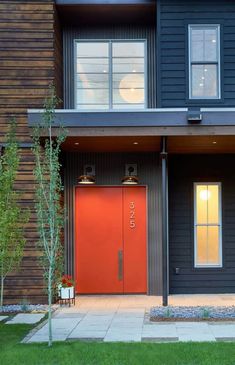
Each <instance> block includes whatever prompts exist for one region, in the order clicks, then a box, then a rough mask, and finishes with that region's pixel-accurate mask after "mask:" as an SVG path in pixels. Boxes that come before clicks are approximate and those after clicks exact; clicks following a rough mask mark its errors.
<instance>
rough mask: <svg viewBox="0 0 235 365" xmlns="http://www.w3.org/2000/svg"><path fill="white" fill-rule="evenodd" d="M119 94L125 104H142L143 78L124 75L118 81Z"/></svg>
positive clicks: (133, 74) (136, 75) (135, 75)
mask: <svg viewBox="0 0 235 365" xmlns="http://www.w3.org/2000/svg"><path fill="white" fill-rule="evenodd" d="M119 94H120V96H121V97H122V99H123V100H124V101H125V102H127V103H133V104H138V103H143V102H144V78H143V76H141V75H138V74H135V73H134V72H133V73H132V74H129V75H126V76H124V77H123V79H122V80H121V81H120V84H119Z"/></svg>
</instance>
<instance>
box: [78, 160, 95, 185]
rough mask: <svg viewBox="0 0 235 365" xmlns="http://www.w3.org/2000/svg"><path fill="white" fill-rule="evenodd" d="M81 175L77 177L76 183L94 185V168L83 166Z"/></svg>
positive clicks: (92, 166)
mask: <svg viewBox="0 0 235 365" xmlns="http://www.w3.org/2000/svg"><path fill="white" fill-rule="evenodd" d="M83 171H84V172H83V175H81V176H79V178H78V183H79V184H80V185H93V184H95V166H94V165H85V166H84V168H83Z"/></svg>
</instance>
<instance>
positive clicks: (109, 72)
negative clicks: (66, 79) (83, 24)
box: [75, 41, 146, 109]
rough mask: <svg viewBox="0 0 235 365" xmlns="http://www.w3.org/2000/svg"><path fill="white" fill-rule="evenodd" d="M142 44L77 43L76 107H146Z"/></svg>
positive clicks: (136, 42) (128, 42)
mask: <svg viewBox="0 0 235 365" xmlns="http://www.w3.org/2000/svg"><path fill="white" fill-rule="evenodd" d="M145 77H146V75H145V41H126V42H121V41H99V42H80V41H77V42H76V78H75V79H76V86H75V89H76V98H75V100H76V108H77V109H128V108H140V109H141V108H142V109H143V108H145V106H146V90H145Z"/></svg>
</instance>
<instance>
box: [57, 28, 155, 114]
mask: <svg viewBox="0 0 235 365" xmlns="http://www.w3.org/2000/svg"><path fill="white" fill-rule="evenodd" d="M75 39H82V40H84V39H86V40H89V39H91V40H94V39H97V40H99V39H102V40H112V39H114V40H115V39H118V40H122V39H123V40H125V39H144V40H145V39H146V40H147V85H148V86H147V103H148V107H149V108H155V107H156V44H155V42H156V28H155V26H153V25H149V26H138V27H137V26H134V25H133V26H132V25H130V26H125V25H122V26H113V27H110V26H105V27H100V26H93V27H91V26H89V27H80V28H79V27H77V28H74V27H67V26H66V27H64V29H63V44H64V106H65V108H66V109H74V105H75V100H74V95H75V90H74V59H75V58H74V40H75Z"/></svg>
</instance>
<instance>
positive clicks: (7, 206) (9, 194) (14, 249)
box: [0, 120, 29, 308]
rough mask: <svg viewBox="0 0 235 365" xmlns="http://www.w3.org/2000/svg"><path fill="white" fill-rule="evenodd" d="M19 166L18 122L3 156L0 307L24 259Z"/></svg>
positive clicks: (24, 215)
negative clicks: (7, 280) (9, 279)
mask: <svg viewBox="0 0 235 365" xmlns="http://www.w3.org/2000/svg"><path fill="white" fill-rule="evenodd" d="M18 166H19V153H18V145H17V142H16V123H15V121H14V120H13V121H12V122H11V124H10V131H9V133H8V134H7V138H6V148H5V150H4V153H3V154H2V155H1V156H0V212H1V213H0V277H1V295H0V306H1V308H2V307H3V291H4V280H5V278H6V276H7V275H8V274H9V273H10V272H12V271H13V270H16V269H17V268H18V266H19V264H20V262H21V260H22V256H23V251H24V246H25V242H26V240H25V238H24V225H25V223H26V222H27V221H28V217H29V214H28V211H27V210H23V209H22V208H21V207H20V205H19V204H18V199H19V193H18V192H17V191H16V190H15V189H14V183H15V179H16V173H17V170H18Z"/></svg>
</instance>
